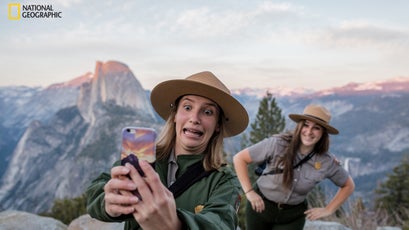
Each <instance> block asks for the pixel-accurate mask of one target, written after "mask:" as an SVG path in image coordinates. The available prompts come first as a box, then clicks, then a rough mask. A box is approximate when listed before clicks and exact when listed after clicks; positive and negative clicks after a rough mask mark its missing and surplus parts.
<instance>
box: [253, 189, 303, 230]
mask: <svg viewBox="0 0 409 230" xmlns="http://www.w3.org/2000/svg"><path fill="white" fill-rule="evenodd" d="M255 190H256V192H257V193H258V194H259V195H260V196H261V197H262V198H263V200H264V204H265V209H264V211H263V212H261V213H257V212H256V211H254V210H253V208H252V207H251V204H250V202H249V201H247V205H246V230H253V229H254V230H263V229H265V230H298V229H299V230H302V229H303V228H304V224H305V214H304V212H305V211H306V210H307V208H308V205H307V202H303V203H302V204H300V205H297V206H294V207H290V208H284V209H280V208H278V207H277V205H276V204H275V203H274V202H271V201H269V200H267V199H266V198H265V197H264V196H263V195H262V194H261V192H260V191H259V190H258V189H257V188H256V189H255Z"/></svg>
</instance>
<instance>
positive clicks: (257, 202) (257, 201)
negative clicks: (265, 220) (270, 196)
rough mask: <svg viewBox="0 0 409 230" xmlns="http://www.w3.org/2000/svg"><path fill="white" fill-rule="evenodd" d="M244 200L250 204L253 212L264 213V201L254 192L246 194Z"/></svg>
mask: <svg viewBox="0 0 409 230" xmlns="http://www.w3.org/2000/svg"><path fill="white" fill-rule="evenodd" d="M246 198H247V200H248V201H250V203H251V207H252V208H253V210H254V211H256V212H262V211H264V208H265V206H264V201H263V198H261V196H260V195H259V194H258V193H256V192H255V191H254V190H251V191H249V192H247V193H246Z"/></svg>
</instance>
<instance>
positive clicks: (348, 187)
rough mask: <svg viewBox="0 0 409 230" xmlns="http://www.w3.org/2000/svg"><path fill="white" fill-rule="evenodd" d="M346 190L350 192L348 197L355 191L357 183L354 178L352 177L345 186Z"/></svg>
mask: <svg viewBox="0 0 409 230" xmlns="http://www.w3.org/2000/svg"><path fill="white" fill-rule="evenodd" d="M344 188H345V190H346V191H347V192H348V196H349V195H351V194H352V193H353V192H354V191H355V183H354V180H353V179H352V177H351V176H350V177H349V178H348V180H347V182H346V183H345V185H344Z"/></svg>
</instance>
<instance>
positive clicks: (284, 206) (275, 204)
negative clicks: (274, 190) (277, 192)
mask: <svg viewBox="0 0 409 230" xmlns="http://www.w3.org/2000/svg"><path fill="white" fill-rule="evenodd" d="M255 190H256V192H257V193H258V194H259V195H260V196H261V197H262V198H263V200H264V201H267V202H268V203H270V204H272V206H274V207H276V208H277V209H279V210H283V209H290V208H295V207H298V206H300V205H302V204H306V202H307V201H306V200H304V201H303V202H301V203H299V204H283V203H277V202H274V201H272V200H269V199H267V197H266V196H264V194H263V193H262V192H261V191H260V189H259V188H258V186H255Z"/></svg>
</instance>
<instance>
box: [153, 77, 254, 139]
mask: <svg viewBox="0 0 409 230" xmlns="http://www.w3.org/2000/svg"><path fill="white" fill-rule="evenodd" d="M188 94H191V95H198V96H202V97H206V98H208V99H210V100H212V101H214V102H216V103H217V104H218V105H219V106H220V108H221V109H222V110H223V113H224V115H225V118H226V119H225V121H224V124H225V127H224V133H223V136H224V137H231V136H235V135H237V134H239V133H241V132H242V131H244V130H245V129H246V128H247V125H248V122H249V117H248V114H247V111H246V109H245V108H244V107H243V106H242V105H241V104H240V102H239V101H237V100H236V99H235V98H234V97H232V96H231V95H230V94H228V93H226V92H224V91H222V90H219V89H217V88H215V87H212V86H209V85H207V84H203V83H200V82H194V81H190V80H184V79H176V80H169V81H165V82H162V83H160V84H158V85H157V86H156V87H155V88H154V89H153V90H152V92H151V96H150V99H151V103H152V106H153V108H154V109H155V111H156V112H157V113H158V114H159V115H160V116H161V117H162V118H163V119H164V120H167V119H168V117H169V115H170V113H171V111H172V105H173V106H175V101H176V99H178V98H179V97H180V96H183V95H188Z"/></svg>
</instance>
